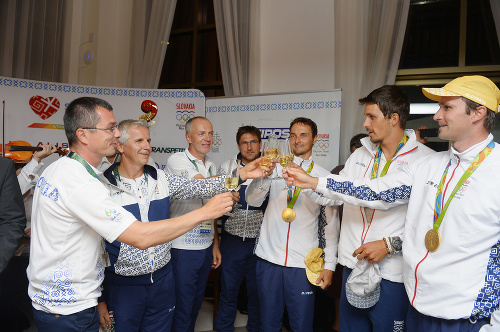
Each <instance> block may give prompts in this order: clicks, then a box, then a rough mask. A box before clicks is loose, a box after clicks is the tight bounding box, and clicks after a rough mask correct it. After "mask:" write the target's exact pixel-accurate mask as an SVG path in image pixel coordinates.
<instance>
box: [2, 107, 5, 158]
mask: <svg viewBox="0 0 500 332" xmlns="http://www.w3.org/2000/svg"><path fill="white" fill-rule="evenodd" d="M2 155H3V156H5V100H4V101H3V107H2Z"/></svg>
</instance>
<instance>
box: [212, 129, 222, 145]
mask: <svg viewBox="0 0 500 332" xmlns="http://www.w3.org/2000/svg"><path fill="white" fill-rule="evenodd" d="M221 145H222V139H221V138H220V136H219V133H217V132H215V133H214V141H213V143H212V146H213V147H215V148H216V147H219V146H221Z"/></svg>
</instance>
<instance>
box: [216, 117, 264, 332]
mask: <svg viewBox="0 0 500 332" xmlns="http://www.w3.org/2000/svg"><path fill="white" fill-rule="evenodd" d="M236 143H237V146H238V150H239V153H238V155H237V156H236V159H238V160H241V165H242V166H244V165H246V164H248V163H250V162H252V161H253V160H255V159H257V158H258V157H259V154H260V147H261V133H260V130H259V128H257V127H254V126H242V127H240V128H238V131H237V132H236ZM228 167H229V161H225V162H224V163H222V165H221V167H220V168H219V174H226V171H227V169H228ZM250 182H251V181H250V180H247V181H246V182H245V183H242V184H241V186H240V189H239V190H238V192H235V195H236V197H237V199H239V204H241V208H238V209H236V208H234V209H233V212H232V213H231V216H230V217H229V218H225V217H222V218H221V219H223V220H224V219H225V220H224V221H223V228H222V236H221V244H220V251H221V255H222V257H224V259H223V261H222V264H221V291H220V296H219V308H218V311H217V318H216V319H215V324H214V328H215V330H216V331H218V332H219V331H234V320H235V318H236V312H237V302H238V292H239V289H240V285H241V283H242V282H243V278H246V289H247V294H248V321H247V325H246V328H247V330H248V331H249V332H253V331H259V323H260V318H259V317H260V313H259V310H260V309H259V308H260V307H259V298H258V296H257V284H256V275H255V266H256V264H257V256H256V255H255V254H254V253H253V250H254V248H255V240H256V238H257V234H258V232H259V228H260V225H261V223H262V218H263V217H264V210H265V207H266V206H267V202H266V203H265V204H263V205H262V206H260V207H253V206H250V205H248V204H247V202H246V199H245V190H246V188H247V186H248V185H249V184H250Z"/></svg>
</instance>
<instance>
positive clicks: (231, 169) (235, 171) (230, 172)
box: [224, 159, 241, 209]
mask: <svg viewBox="0 0 500 332" xmlns="http://www.w3.org/2000/svg"><path fill="white" fill-rule="evenodd" d="M240 168H241V160H239V159H230V160H229V165H228V167H227V170H226V174H225V175H226V180H225V183H224V184H225V186H226V188H227V189H228V190H229V191H238V190H239V189H240V186H239V184H238V182H239V178H240ZM233 207H234V208H236V209H239V208H241V204H238V203H236V204H234V205H233Z"/></svg>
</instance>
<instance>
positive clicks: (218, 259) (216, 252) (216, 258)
mask: <svg viewBox="0 0 500 332" xmlns="http://www.w3.org/2000/svg"><path fill="white" fill-rule="evenodd" d="M215 236H217V234H216V235H215ZM212 255H213V259H212V269H216V268H218V267H219V266H220V263H222V255H221V253H220V249H219V245H215V244H214V247H213V249H212Z"/></svg>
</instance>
